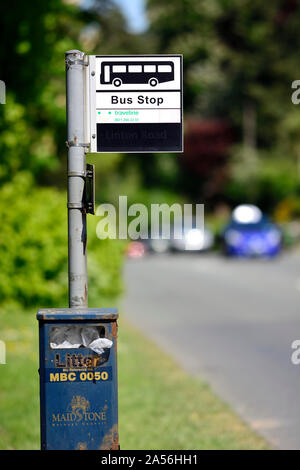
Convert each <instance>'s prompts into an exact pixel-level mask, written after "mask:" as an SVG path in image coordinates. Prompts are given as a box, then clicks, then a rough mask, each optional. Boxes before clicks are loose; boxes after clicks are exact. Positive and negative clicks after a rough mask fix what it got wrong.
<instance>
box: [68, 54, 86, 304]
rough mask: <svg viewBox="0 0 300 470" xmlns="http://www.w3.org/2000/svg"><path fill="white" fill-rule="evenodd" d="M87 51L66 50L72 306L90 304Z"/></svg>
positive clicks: (70, 300)
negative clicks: (86, 201) (86, 195)
mask: <svg viewBox="0 0 300 470" xmlns="http://www.w3.org/2000/svg"><path fill="white" fill-rule="evenodd" d="M84 67H85V64H84V52H81V51H77V50H71V51H67V52H66V92H67V93H66V94H67V129H68V142H67V146H68V255H69V266H68V275H69V307H72V308H80V307H87V306H88V292H87V262H86V258H87V252H86V243H87V231H86V209H85V206H84V186H85V177H86V158H85V151H84V147H85V145H84V144H85V142H84Z"/></svg>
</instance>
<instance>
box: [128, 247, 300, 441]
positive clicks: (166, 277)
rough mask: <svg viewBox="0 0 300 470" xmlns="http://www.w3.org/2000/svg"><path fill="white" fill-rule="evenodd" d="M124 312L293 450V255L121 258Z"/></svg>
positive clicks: (296, 369)
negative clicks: (124, 286)
mask: <svg viewBox="0 0 300 470" xmlns="http://www.w3.org/2000/svg"><path fill="white" fill-rule="evenodd" d="M125 283H126V287H127V294H126V297H125V299H124V303H123V308H122V310H123V311H124V314H125V315H126V317H127V318H128V319H130V321H131V323H133V324H135V325H136V326H137V327H138V328H139V329H140V330H142V331H143V332H145V333H146V334H147V335H148V337H150V338H151V339H152V340H153V341H154V342H156V343H157V344H158V345H159V346H160V347H161V348H162V349H164V350H165V351H167V352H168V353H170V354H171V355H172V356H173V357H174V358H175V359H176V360H177V362H178V363H179V364H180V365H181V366H182V367H183V368H184V369H186V370H187V371H188V372H189V373H191V374H193V375H197V376H198V375H199V376H201V377H202V378H204V379H205V380H206V381H207V382H209V383H210V384H211V386H212V388H213V390H214V391H215V392H216V393H217V394H218V395H219V396H220V397H221V398H222V399H223V400H225V401H226V402H227V403H229V404H230V405H231V406H232V407H233V408H234V409H235V410H236V411H237V412H238V414H239V415H240V416H241V417H242V418H243V419H244V420H246V421H247V422H248V423H249V424H250V425H251V426H252V428H253V429H255V430H256V431H257V432H259V433H260V434H261V435H263V436H264V437H265V438H266V439H267V440H268V441H269V442H270V443H272V444H273V445H274V446H275V447H277V448H281V449H300V365H298V366H296V365H293V364H292V362H291V354H292V352H293V350H292V349H291V343H292V342H293V341H294V340H295V339H300V254H299V253H298V254H290V253H289V254H286V255H282V256H281V257H280V258H278V259H277V260H271V261H270V260H269V261H268V260H257V259H256V260H231V259H225V258H222V257H221V256H218V255H214V254H205V255H201V254H200V255H194V254H178V255H152V256H151V255H150V256H147V257H145V258H143V259H140V260H127V262H126V265H125Z"/></svg>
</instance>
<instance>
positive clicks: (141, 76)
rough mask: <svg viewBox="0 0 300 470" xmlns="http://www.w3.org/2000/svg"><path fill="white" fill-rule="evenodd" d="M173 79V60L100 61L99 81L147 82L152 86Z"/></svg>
mask: <svg viewBox="0 0 300 470" xmlns="http://www.w3.org/2000/svg"><path fill="white" fill-rule="evenodd" d="M172 80H174V62H102V63H101V73H100V83H101V84H102V85H110V84H113V85H114V86H115V87H119V86H121V85H122V84H123V83H124V84H135V83H148V84H149V85H150V86H152V87H154V86H156V85H157V84H158V83H163V82H170V81H172Z"/></svg>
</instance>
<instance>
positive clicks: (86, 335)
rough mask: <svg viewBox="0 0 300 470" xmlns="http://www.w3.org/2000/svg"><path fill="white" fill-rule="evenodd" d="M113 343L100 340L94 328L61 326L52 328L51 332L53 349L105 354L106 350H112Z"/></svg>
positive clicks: (108, 340)
mask: <svg viewBox="0 0 300 470" xmlns="http://www.w3.org/2000/svg"><path fill="white" fill-rule="evenodd" d="M112 345H113V342H112V341H111V340H110V339H107V338H100V336H99V332H98V330H97V328H96V327H94V326H85V327H80V326H61V327H55V328H52V330H51V332H50V347H51V349H69V348H80V347H81V346H84V347H86V348H90V349H91V350H92V351H94V352H95V353H97V354H99V355H100V354H103V353H104V349H106V348H111V347H112Z"/></svg>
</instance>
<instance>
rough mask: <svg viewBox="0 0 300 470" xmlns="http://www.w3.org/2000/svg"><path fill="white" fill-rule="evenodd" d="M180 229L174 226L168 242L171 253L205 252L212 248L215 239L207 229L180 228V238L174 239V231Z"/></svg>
mask: <svg viewBox="0 0 300 470" xmlns="http://www.w3.org/2000/svg"><path fill="white" fill-rule="evenodd" d="M177 230H179V231H180V227H176V226H174V228H173V233H172V237H171V240H170V250H171V251H207V250H210V249H211V248H213V246H214V241H215V237H214V234H213V232H212V231H211V230H210V229H209V228H208V227H203V228H198V227H195V225H193V226H192V227H185V226H182V228H181V233H182V238H176V237H175V234H176V231H177Z"/></svg>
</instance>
